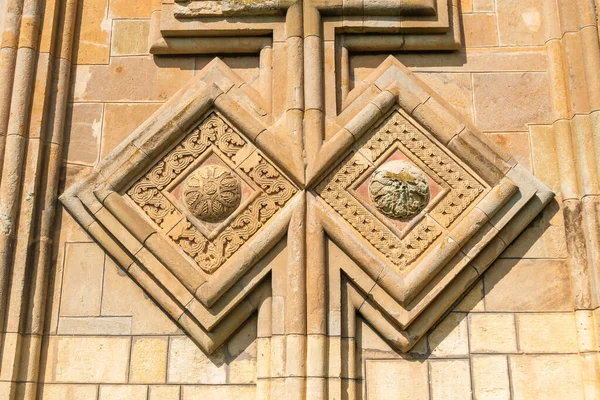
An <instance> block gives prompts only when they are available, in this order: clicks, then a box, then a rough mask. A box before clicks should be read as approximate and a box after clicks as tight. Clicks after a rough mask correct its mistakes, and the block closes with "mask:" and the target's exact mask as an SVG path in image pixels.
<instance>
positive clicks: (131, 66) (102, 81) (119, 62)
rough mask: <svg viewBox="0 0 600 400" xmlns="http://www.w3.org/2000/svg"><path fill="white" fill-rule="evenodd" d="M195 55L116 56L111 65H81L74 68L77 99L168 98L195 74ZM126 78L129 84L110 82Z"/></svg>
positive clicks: (120, 100)
mask: <svg viewBox="0 0 600 400" xmlns="http://www.w3.org/2000/svg"><path fill="white" fill-rule="evenodd" d="M193 68H194V59H193V58H161V59H152V58H150V57H115V58H114V59H113V60H112V61H111V64H110V65H80V66H78V67H77V68H75V71H74V74H75V76H74V98H75V100H76V101H100V102H128V101H129V102H136V101H155V102H156V101H159V102H161V101H165V100H167V99H169V98H170V97H171V96H173V94H175V92H176V91H177V90H178V89H179V88H180V87H181V86H183V85H184V83H185V82H187V81H188V80H189V79H190V78H191V77H192V75H193ZM112 81H126V82H127V85H125V86H123V87H121V86H118V85H107V84H106V82H112Z"/></svg>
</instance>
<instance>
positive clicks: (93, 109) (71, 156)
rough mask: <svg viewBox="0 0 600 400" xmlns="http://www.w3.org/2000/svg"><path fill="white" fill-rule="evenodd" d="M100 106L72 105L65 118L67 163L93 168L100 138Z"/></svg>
mask: <svg viewBox="0 0 600 400" xmlns="http://www.w3.org/2000/svg"><path fill="white" fill-rule="evenodd" d="M103 111H104V107H103V105H102V104H73V105H72V106H71V107H69V111H68V114H67V115H68V116H67V121H68V124H67V127H66V129H67V131H68V132H69V133H68V135H67V151H66V152H65V160H66V161H67V162H71V163H76V164H84V165H91V166H93V165H94V164H95V163H96V162H97V161H98V153H99V147H100V138H101V136H102V116H103Z"/></svg>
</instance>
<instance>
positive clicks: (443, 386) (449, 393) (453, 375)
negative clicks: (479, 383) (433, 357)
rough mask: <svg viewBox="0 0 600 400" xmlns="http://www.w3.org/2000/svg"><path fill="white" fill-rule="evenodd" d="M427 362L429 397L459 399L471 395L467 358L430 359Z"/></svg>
mask: <svg viewBox="0 0 600 400" xmlns="http://www.w3.org/2000/svg"><path fill="white" fill-rule="evenodd" d="M429 364H430V365H429V369H430V380H431V399H448V400H450V399H452V400H459V399H468V398H470V397H471V373H470V369H469V368H470V367H469V361H468V360H446V361H431V362H430V363H429Z"/></svg>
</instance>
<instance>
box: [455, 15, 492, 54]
mask: <svg viewBox="0 0 600 400" xmlns="http://www.w3.org/2000/svg"><path fill="white" fill-rule="evenodd" d="M463 24H464V30H465V45H466V46H467V47H487V46H497V45H498V31H497V27H496V15H495V14H483V13H481V14H480V13H476V14H466V15H463Z"/></svg>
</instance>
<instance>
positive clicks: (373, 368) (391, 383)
mask: <svg viewBox="0 0 600 400" xmlns="http://www.w3.org/2000/svg"><path fill="white" fill-rule="evenodd" d="M366 373H367V377H366V378H367V382H369V384H368V385H367V397H368V398H369V399H376V400H385V399H390V398H393V399H397V400H417V399H419V400H420V399H428V398H429V385H428V380H429V379H428V371H427V363H426V362H424V361H408V360H393V361H392V360H368V361H367V364H366Z"/></svg>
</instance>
